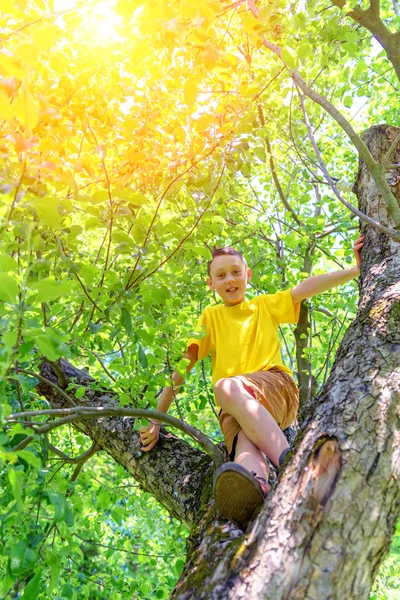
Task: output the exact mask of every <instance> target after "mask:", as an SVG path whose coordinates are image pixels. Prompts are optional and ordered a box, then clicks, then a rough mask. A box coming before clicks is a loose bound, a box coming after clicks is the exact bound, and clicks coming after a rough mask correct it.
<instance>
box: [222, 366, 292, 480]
mask: <svg viewBox="0 0 400 600" xmlns="http://www.w3.org/2000/svg"><path fill="white" fill-rule="evenodd" d="M214 392H215V398H216V400H217V402H218V404H219V405H220V406H221V408H223V409H224V410H226V412H228V413H229V414H230V415H232V416H233V417H235V419H236V421H237V422H238V423H239V425H240V426H241V428H242V429H243V432H244V433H245V435H246V437H247V438H248V439H249V440H250V441H251V442H252V443H253V444H254V445H255V446H256V447H257V448H258V449H259V450H261V451H262V452H264V454H266V455H267V456H268V458H269V459H270V460H272V461H273V462H274V463H275V464H276V465H277V466H278V465H279V457H280V455H281V454H282V452H283V450H285V449H286V448H289V444H288V442H287V440H286V438H285V436H284V435H283V433H282V431H281V429H280V427H279V425H278V424H277V422H276V421H275V419H274V418H273V417H272V416H271V415H270V413H269V412H268V411H267V409H266V408H264V406H262V405H261V404H260V403H259V402H258V401H257V400H256V399H255V398H253V396H252V395H251V394H250V393H249V392H247V391H246V389H245V388H244V386H243V384H242V383H241V381H240V379H239V378H238V377H232V378H226V379H220V380H219V381H217V383H216V385H215V387H214ZM242 464H243V463H242ZM243 466H245V465H243ZM246 468H247V467H246Z"/></svg>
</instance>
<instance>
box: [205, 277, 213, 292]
mask: <svg viewBox="0 0 400 600" xmlns="http://www.w3.org/2000/svg"><path fill="white" fill-rule="evenodd" d="M207 285H208V287H209V288H210V290H213V289H214V286H213V284H212V280H211V277H207Z"/></svg>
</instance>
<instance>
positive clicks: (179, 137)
mask: <svg viewBox="0 0 400 600" xmlns="http://www.w3.org/2000/svg"><path fill="white" fill-rule="evenodd" d="M174 138H175V139H176V141H177V142H179V143H180V144H182V145H183V144H185V143H186V131H185V130H184V129H183V127H181V126H180V125H178V127H175V129H174Z"/></svg>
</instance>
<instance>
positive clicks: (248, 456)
mask: <svg viewBox="0 0 400 600" xmlns="http://www.w3.org/2000/svg"><path fill="white" fill-rule="evenodd" d="M235 462H236V463H238V464H239V465H242V467H244V468H245V469H247V470H248V471H250V473H251V472H255V473H257V475H259V476H260V477H263V478H264V479H265V481H266V482H267V483H268V476H269V469H268V465H267V463H266V462H265V455H264V454H263V453H262V452H261V450H259V448H257V446H255V445H254V444H253V442H251V441H250V440H249V438H248V437H247V435H246V434H245V433H243V431H239V433H238V436H237V442H236V449H235Z"/></svg>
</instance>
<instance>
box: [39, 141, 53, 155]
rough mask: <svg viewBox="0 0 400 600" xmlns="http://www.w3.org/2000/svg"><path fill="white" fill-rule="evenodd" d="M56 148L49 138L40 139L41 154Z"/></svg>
mask: <svg viewBox="0 0 400 600" xmlns="http://www.w3.org/2000/svg"><path fill="white" fill-rule="evenodd" d="M56 149H57V146H56V143H55V142H54V141H52V140H51V139H50V138H42V139H41V140H40V144H39V150H40V151H41V152H48V151H49V150H56Z"/></svg>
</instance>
